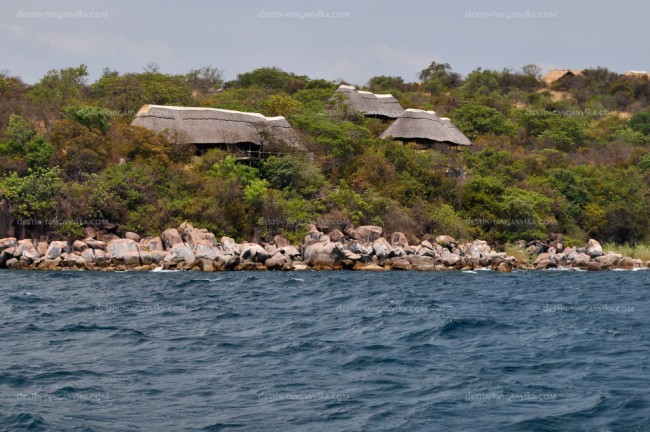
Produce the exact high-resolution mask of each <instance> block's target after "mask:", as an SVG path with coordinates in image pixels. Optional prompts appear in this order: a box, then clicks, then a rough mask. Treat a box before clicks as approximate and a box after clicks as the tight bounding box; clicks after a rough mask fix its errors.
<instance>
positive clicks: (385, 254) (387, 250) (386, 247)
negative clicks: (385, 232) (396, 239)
mask: <svg viewBox="0 0 650 432" xmlns="http://www.w3.org/2000/svg"><path fill="white" fill-rule="evenodd" d="M372 251H373V252H374V254H375V256H376V257H377V258H378V259H380V260H381V259H386V258H390V257H391V256H393V248H392V246H391V245H390V243H388V240H386V239H385V238H383V237H380V238H378V239H377V240H375V241H374V242H372Z"/></svg>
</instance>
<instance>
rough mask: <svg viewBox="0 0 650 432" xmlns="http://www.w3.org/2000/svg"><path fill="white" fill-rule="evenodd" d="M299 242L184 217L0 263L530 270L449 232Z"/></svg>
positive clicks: (5, 244)
mask: <svg viewBox="0 0 650 432" xmlns="http://www.w3.org/2000/svg"><path fill="white" fill-rule="evenodd" d="M307 230H308V232H307V234H306V236H305V238H304V240H303V243H302V245H301V246H300V247H297V246H293V245H291V244H290V243H289V241H287V239H286V238H284V237H282V236H275V238H274V239H273V241H271V242H268V243H262V244H261V245H260V244H257V243H247V242H244V243H241V244H238V243H236V242H235V241H234V240H233V239H232V238H229V237H222V238H221V239H219V240H217V239H216V238H215V236H214V234H212V233H210V232H208V231H207V230H205V229H196V228H194V227H193V226H192V225H191V224H190V223H183V224H181V225H180V226H179V227H178V228H170V229H167V230H165V231H164V232H162V233H161V234H160V236H158V237H146V238H141V237H140V236H139V235H138V234H136V233H132V232H125V233H123V235H122V236H121V237H120V236H117V235H116V234H115V233H111V232H107V231H99V232H96V231H95V230H93V229H92V228H86V230H85V235H86V238H84V239H83V240H76V241H63V240H53V241H50V242H47V241H44V240H19V241H18V240H16V239H15V238H6V239H0V268H9V269H39V270H58V269H76V270H93V269H94V270H102V271H115V270H127V269H128V270H153V269H156V268H163V269H169V270H200V271H208V272H213V271H222V270H307V269H314V270H339V269H350V270H370V271H372V270H375V271H384V270H469V269H475V268H485V267H488V268H492V269H494V270H496V271H498V272H510V271H512V269H513V268H531V266H530V265H529V264H527V263H524V262H520V261H518V260H517V259H516V258H515V257H514V256H507V255H506V253H504V252H496V251H495V250H493V249H492V248H491V247H490V246H489V245H488V244H487V242H485V241H482V240H474V241H472V242H465V243H461V244H459V243H457V242H456V240H455V239H453V238H452V237H450V236H445V235H441V236H437V237H433V236H428V237H427V238H425V239H424V240H422V241H419V242H417V244H410V243H409V241H408V239H407V237H406V235H404V234H403V233H400V232H395V233H393V234H392V235H391V236H390V237H389V238H386V237H384V236H383V234H384V232H383V230H382V228H381V227H378V226H371V225H367V226H360V227H358V228H353V227H350V228H348V229H346V230H345V232H342V231H339V230H334V231H331V232H329V233H328V234H325V233H323V232H321V231H319V230H318V229H317V228H316V227H315V226H313V225H310V226H308V227H307ZM519 246H520V247H521V248H522V249H526V250H527V252H529V253H530V254H531V255H536V259H535V261H534V264H533V266H532V268H538V269H546V268H552V267H578V268H585V269H588V270H604V269H608V268H614V267H617V268H629V269H631V268H640V267H644V266H646V265H647V264H648V263H643V262H642V261H641V260H633V259H630V258H625V257H622V256H620V255H617V254H614V253H611V252H609V253H607V254H605V253H603V251H602V247H600V244H598V242H596V241H595V240H591V241H590V242H589V244H588V245H587V247H586V248H566V249H565V248H564V245H563V244H562V242H561V241H556V242H553V243H550V244H547V243H541V242H531V243H526V242H522V243H521V244H520V245H519Z"/></svg>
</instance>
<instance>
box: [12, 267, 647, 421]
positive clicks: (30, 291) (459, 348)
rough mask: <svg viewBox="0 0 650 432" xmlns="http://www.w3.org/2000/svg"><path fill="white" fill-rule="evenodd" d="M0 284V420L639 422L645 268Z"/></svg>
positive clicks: (72, 275)
mask: <svg viewBox="0 0 650 432" xmlns="http://www.w3.org/2000/svg"><path fill="white" fill-rule="evenodd" d="M0 286H1V287H2V289H0V322H1V323H2V331H1V333H0V334H1V335H2V336H1V338H2V339H1V342H2V343H0V353H1V355H0V360H2V367H0V392H1V393H0V397H1V399H0V430H7V431H21V430H24V431H51V430H55V431H56V430H73V431H103V430H124V431H133V430H156V431H177V430H194V431H237V430H242V431H248V430H265V431H276V430H277V431H291V430H296V431H312V430H313V431H322V430H337V431H357V430H368V431H379V430H395V431H397V430H399V431H401V430H405V431H557V430H566V431H593V432H605V431H611V432H618V431H635V432H636V431H650V392H648V390H647V389H648V388H650V338H649V337H648V336H649V335H650V319H649V317H650V314H649V313H648V312H650V308H649V305H650V290H648V288H649V287H650V273H648V272H608V273H578V272H518V273H511V274H497V273H494V272H483V271H481V272H462V273H461V272H435V273H424V272H422V273H420V272H405V273H398V272H394V273H379V274H368V273H361V272H359V273H357V272H300V273H275V272H273V273H271V272H232V273H218V274H197V273H192V272H154V273H146V274H143V273H138V272H122V273H91V272H18V271H11V272H9V271H1V272H0Z"/></svg>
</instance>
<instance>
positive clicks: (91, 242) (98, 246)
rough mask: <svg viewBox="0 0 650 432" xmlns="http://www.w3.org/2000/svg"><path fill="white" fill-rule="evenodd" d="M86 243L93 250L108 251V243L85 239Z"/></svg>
mask: <svg viewBox="0 0 650 432" xmlns="http://www.w3.org/2000/svg"><path fill="white" fill-rule="evenodd" d="M84 243H86V244H87V245H88V247H90V248H92V249H101V250H104V251H105V250H106V243H105V242H103V241H101V240H95V239H93V238H90V237H88V238H85V239H84Z"/></svg>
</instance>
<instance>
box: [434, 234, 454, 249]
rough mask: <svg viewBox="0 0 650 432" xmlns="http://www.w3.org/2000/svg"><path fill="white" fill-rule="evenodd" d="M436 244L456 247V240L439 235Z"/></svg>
mask: <svg viewBox="0 0 650 432" xmlns="http://www.w3.org/2000/svg"><path fill="white" fill-rule="evenodd" d="M436 243H438V244H439V245H440V246H444V247H447V246H449V247H454V246H455V245H456V240H455V239H454V238H453V237H452V236H448V235H439V236H437V237H436Z"/></svg>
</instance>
